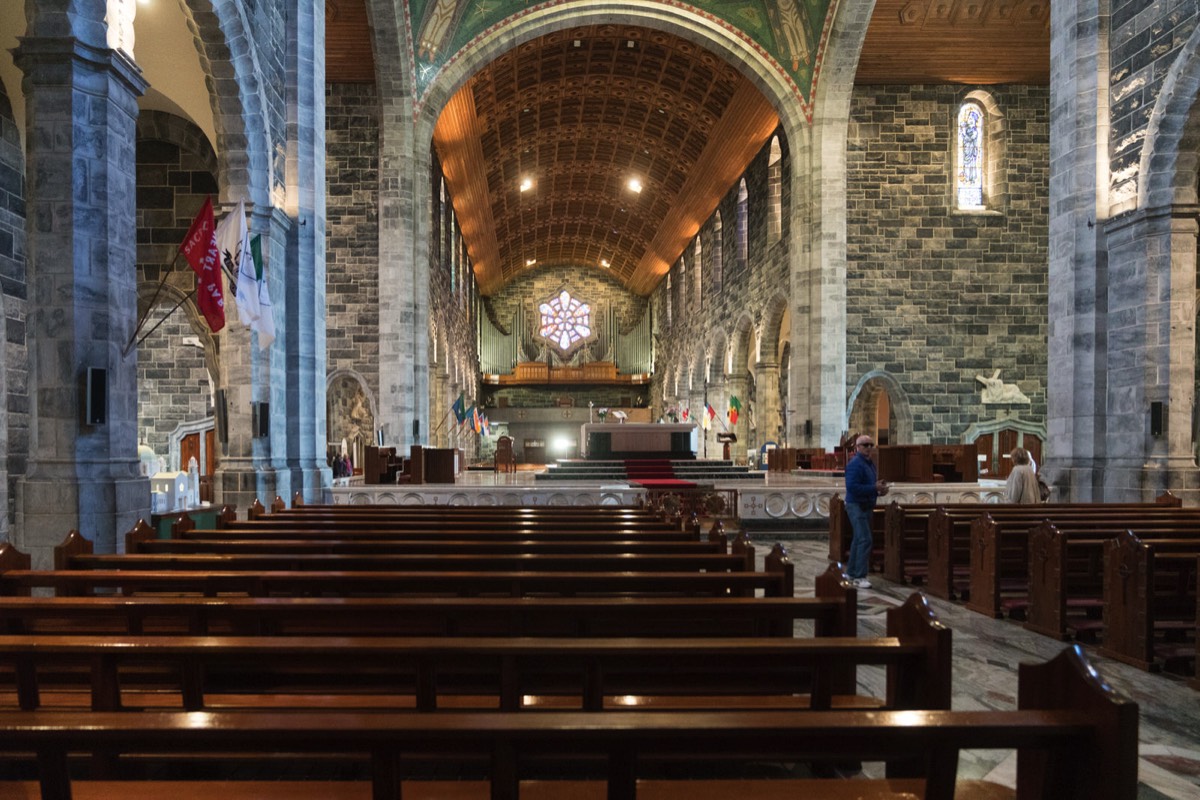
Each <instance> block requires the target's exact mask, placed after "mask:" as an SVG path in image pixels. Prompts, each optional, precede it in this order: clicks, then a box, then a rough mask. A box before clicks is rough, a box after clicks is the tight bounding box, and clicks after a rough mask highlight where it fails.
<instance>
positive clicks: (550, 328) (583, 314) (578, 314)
mask: <svg viewBox="0 0 1200 800" xmlns="http://www.w3.org/2000/svg"><path fill="white" fill-rule="evenodd" d="M538 312H539V313H540V314H541V328H540V330H539V335H540V336H541V337H542V338H543V339H546V340H547V341H550V342H553V343H554V345H555V346H556V347H558V349H559V350H562V351H563V352H564V353H565V352H566V351H568V350H570V349H571V348H572V347H573V346H574V345H575V344H577V343H578V342H580V341H582V340H584V339H587V338H589V337H591V335H592V307H591V306H590V305H588V304H587V303H583V302H580V300H579V299H578V298H575V297H571V293H570V292H568V291H567V290H566V289H564V290H562V291H560V292H559V293H558V294H557V295H556V296H554V297H552V298H550V299H549V300H547V301H545V302H544V303H542V304H540V305H539V306H538Z"/></svg>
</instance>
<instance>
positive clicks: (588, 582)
mask: <svg viewBox="0 0 1200 800" xmlns="http://www.w3.org/2000/svg"><path fill="white" fill-rule="evenodd" d="M77 538H82V537H77ZM85 541H86V540H85ZM74 546H75V547H79V546H80V545H79V544H78V543H77V542H76V543H75V544H74ZM118 563H120V562H118ZM131 563H132V562H131ZM749 563H751V564H752V563H753V554H750V562H749ZM29 567H30V559H29V556H28V554H25V553H21V552H20V551H18V550H17V549H16V548H14V547H13V546H12V545H11V544H10V543H7V542H6V543H2V544H0V595H23V594H28V593H30V592H31V591H33V590H36V589H51V590H53V592H54V593H55V594H57V595H86V594H95V593H97V592H101V593H107V592H113V591H118V592H121V593H124V594H140V593H145V592H155V593H163V592H169V593H175V594H198V595H204V596H216V595H222V594H242V595H247V596H252V597H266V596H312V595H318V596H324V595H333V596H354V595H362V594H373V595H385V596H402V595H413V594H425V595H443V596H471V597H476V596H507V597H521V596H525V595H561V596H569V597H581V596H594V595H634V594H642V595H644V594H654V595H684V596H705V595H713V596H726V597H730V596H732V597H752V596H754V595H755V594H757V593H759V592H762V593H763V594H764V595H766V596H768V597H792V596H793V595H794V594H795V585H794V580H795V569H794V566H793V564H792V562H791V560H790V559H789V558H788V556H787V552H786V551H785V550H784V549H783V547H782V546H780V545H778V544H776V545H775V547H774V548H772V550H771V552H770V553H769V554H768V555H767V556H766V558H765V561H764V571H762V572H755V571H750V570H746V571H736V572H680V571H675V572H652V571H639V572H631V571H628V570H624V569H622V570H620V571H616V572H562V571H543V572H531V571H527V570H516V571H488V572H461V571H460V572H454V571H447V570H443V571H438V572H395V571H385V570H377V569H376V570H360V571H338V570H328V569H326V570H308V571H294V570H278V571H265V572H264V571H255V570H245V569H242V570H237V571H221V572H215V571H200V570H185V571H180V570H137V569H119V568H114V569H104V570H101V569H86V570H31V569H30V568H29Z"/></svg>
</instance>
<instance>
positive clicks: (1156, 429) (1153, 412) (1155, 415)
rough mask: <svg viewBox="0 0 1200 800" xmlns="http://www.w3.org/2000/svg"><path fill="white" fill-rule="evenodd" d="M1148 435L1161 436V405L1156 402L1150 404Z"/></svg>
mask: <svg viewBox="0 0 1200 800" xmlns="http://www.w3.org/2000/svg"><path fill="white" fill-rule="evenodd" d="M1150 435H1151V436H1162V435H1163V404H1162V403H1160V402H1158V401H1157V400H1156V401H1154V402H1153V403H1151V404H1150Z"/></svg>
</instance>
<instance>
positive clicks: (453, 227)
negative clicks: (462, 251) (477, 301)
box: [448, 214, 458, 294]
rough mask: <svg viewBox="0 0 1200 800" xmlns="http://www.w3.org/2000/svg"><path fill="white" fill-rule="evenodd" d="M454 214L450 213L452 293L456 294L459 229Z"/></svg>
mask: <svg viewBox="0 0 1200 800" xmlns="http://www.w3.org/2000/svg"><path fill="white" fill-rule="evenodd" d="M457 222H458V220H456V219H455V218H454V214H451V215H450V247H449V248H448V249H449V251H450V263H449V265H448V266H449V267H450V294H454V292H455V291H457V289H458V246H457V245H458V237H457V234H458V229H457Z"/></svg>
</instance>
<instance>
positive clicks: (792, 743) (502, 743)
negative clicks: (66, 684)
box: [0, 648, 1138, 800]
mask: <svg viewBox="0 0 1200 800" xmlns="http://www.w3.org/2000/svg"><path fill="white" fill-rule="evenodd" d="M1018 705H1019V709H1018V710H1016V711H944V710H939V711H882V712H880V711H871V712H863V711H826V712H822V711H807V712H793V711H717V712H705V713H695V712H688V713H678V712H662V711H621V712H611V713H605V714H599V715H597V714H586V713H580V712H564V711H557V712H555V711H548V712H544V713H538V714H528V713H522V712H510V713H505V712H492V713H469V712H461V713H455V714H427V713H414V712H383V713H372V714H361V713H348V712H345V711H334V710H326V711H314V712H289V713H286V714H281V713H272V712H269V711H236V712H221V711H214V712H209V713H207V714H204V715H196V714H187V713H179V712H162V713H153V714H129V713H119V712H91V713H87V714H86V715H82V716H81V715H79V714H78V713H75V712H72V713H60V712H47V711H38V712H9V713H0V749H3V750H4V751H6V752H9V753H12V754H22V753H32V754H33V755H34V757H35V758H36V763H37V765H38V770H39V778H40V782H41V786H42V796H43V798H44V799H45V800H67V799H68V798H70V797H71V796H72V795H71V790H72V781H73V779H74V780H75V782H76V783H83V782H85V781H79V780H78V778H77V777H75V778H73V776H72V773H71V770H70V769H69V767H70V766H71V763H72V761H71V758H70V756H71V755H72V754H85V755H87V754H96V753H102V754H106V755H107V754H131V753H144V754H154V755H160V756H162V757H163V758H164V759H165V760H166V761H167V763H179V761H180V759H193V758H194V756H195V755H196V754H198V753H213V752H216V753H228V752H230V751H234V752H239V753H242V754H245V755H246V756H262V757H264V758H266V759H269V758H271V757H272V756H273V754H275V753H279V752H287V753H297V752H309V753H314V754H328V753H341V754H346V755H348V756H349V757H351V758H364V757H366V758H369V759H370V767H369V771H368V776H369V779H370V781H371V785H372V792H371V797H372V798H373V800H399V799H400V797H401V786H402V780H401V779H402V777H404V775H405V771H404V769H403V765H404V764H406V763H409V762H410V761H412V760H416V759H420V758H423V757H427V756H430V755H433V754H439V753H440V754H443V755H449V756H451V757H453V758H454V759H455V760H457V761H458V762H460V763H472V764H479V763H483V764H487V765H488V767H489V768H488V772H487V777H488V779H489V781H490V788H489V796H490V797H491V798H492V800H517V799H518V797H522V796H524V797H528V796H527V795H522V793H521V792H522V785H521V784H522V780H521V779H522V778H523V777H529V775H530V759H531V758H532V757H538V756H562V755H563V754H572V755H577V756H578V755H586V756H591V757H592V759H591V760H590V761H589V763H590V764H592V765H600V769H601V770H602V772H601V773H600V775H601V780H602V782H603V784H604V788H603V793H604V794H605V795H606V796H607V797H608V798H609V800H635V798H638V799H640V800H652V799H653V798H656V797H661V796H671V797H676V796H679V795H677V794H675V795H656V794H655V793H654V792H655V789H656V788H657V787H656V783H655V782H654V781H642V780H639V778H643V777H644V776H645V775H646V774H647V772H646V770H647V769H652V768H653V767H654V766H655V765H656V764H659V763H662V762H663V760H664V759H665V760H667V761H671V762H674V763H677V759H679V758H680V757H681V756H683V757H686V758H687V759H691V760H693V761H696V762H703V763H710V762H714V761H730V760H732V761H733V762H734V763H739V764H744V763H747V762H748V761H762V760H783V761H797V760H800V761H803V760H811V759H827V758H831V757H832V758H841V759H844V758H847V757H860V758H863V759H869V760H881V761H884V762H885V763H888V764H889V768H888V774H889V777H890V778H896V777H898V776H899V774H902V773H904V772H906V771H910V770H911V771H915V772H916V779H917V780H916V782H915V783H907V782H902V783H898V784H891V783H890V782H888V783H883V782H879V781H860V780H853V781H847V780H843V779H832V780H828V781H800V782H787V781H785V782H784V786H785V788H786V790H790V792H789V793H788V794H787V795H786V796H797V797H798V796H813V797H822V798H830V799H831V800H848V798H851V797H862V796H864V793H865V794H866V795H868V796H872V797H899V796H902V795H899V794H896V791H897V789H906V790H907V789H911V790H913V791H914V792H915V795H913V796H924V797H925V798H926V800H952V798H957V800H975V798H982V797H992V798H994V797H996V796H997V794H996V791H995V790H996V787H995V786H991V785H980V784H976V783H970V784H964V783H959V782H957V765H958V761H959V752H960V751H961V750H965V749H978V748H1019V750H1018V761H1017V793H1016V797H1017V799H1018V800H1050V799H1051V798H1054V800H1127V799H1128V798H1131V797H1133V796H1135V795H1136V793H1137V771H1138V764H1137V726H1138V710H1137V706H1136V705H1135V704H1133V703H1131V702H1128V701H1125V700H1122V699H1120V698H1118V697H1116V696H1115V695H1114V694H1113V692H1112V690H1111V689H1109V688H1108V687H1107V685H1105V684H1104V683H1103V681H1102V680H1101V679H1100V678H1099V676H1097V675H1096V674H1095V672H1094V671H1092V670H1091V668H1090V665H1088V663H1087V662H1086V660H1085V659H1084V657H1083V655H1082V653H1081V652H1080V651H1078V649H1075V648H1072V649H1068V650H1066V651H1064V652H1063V653H1062V654H1060V655H1059V656H1058V657H1056V658H1054V659H1052V660H1051V661H1050V662H1048V663H1046V664H1038V665H1030V664H1023V665H1021V669H1020V678H1019V701H1018ZM914 763H916V764H917V765H918V766H917V767H916V768H915V770H914V769H913V767H912V765H913V764H914ZM593 768H595V767H594V766H593ZM676 774H679V773H678V772H676ZM560 777H561V775H560ZM910 777H912V776H911V773H910ZM771 783H772V782H771V781H770V780H765V781H755V780H747V781H737V782H735V783H734V787H736V788H734V790H733V793H730V787H728V786H727V785H723V786H721V788H720V789H718V790H717V791H719V792H720V793H719V794H718V793H715V792H714V791H713V790H712V789H710V788H706V787H709V786H710V784H708V782H706V781H704V780H689V781H688V783H687V784H685V785H686V786H687V794H688V796H689V797H692V798H696V800H708V798H714V797H756V796H759V797H761V796H764V795H763V794H762V792H763V791H770V789H769V788H768V787H769V786H770V785H771ZM956 783H958V786H957V791H956ZM756 784H757V785H759V786H761V787H763V788H762V789H760V790H758V791H756V790H755V789H754V788H753V787H754V786H755V785H756ZM412 788H414V787H413V786H412V785H411V783H410V784H408V785H406V786H405V789H404V790H405V791H406V792H408V791H409V790H410V789H412ZM526 788H528V787H526ZM798 790H803V793H801V794H796V792H797V791H798ZM226 791H231V789H229V788H227V789H226ZM232 791H235V792H236V789H233V790H232ZM120 796H122V797H124V798H128V799H129V800H146V798H147V797H148V795H146V794H144V793H139V791H138V784H137V783H136V782H132V781H131V782H122V783H121V792H120ZM160 796H161V795H160ZM226 796H229V795H226ZM267 796H269V797H271V798H272V800H274V798H275V797H278V795H275V794H272V795H267ZM411 796H412V795H411V794H405V795H404V797H409V798H411ZM549 796H559V797H561V796H564V795H563V794H562V789H558V790H557V795H555V794H551V795H549ZM572 796H574V795H572ZM771 796H785V795H771Z"/></svg>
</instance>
